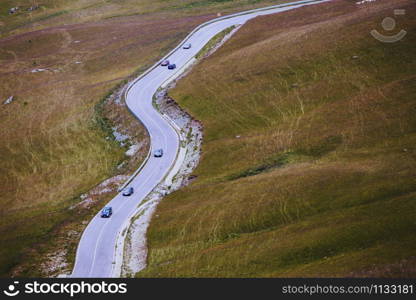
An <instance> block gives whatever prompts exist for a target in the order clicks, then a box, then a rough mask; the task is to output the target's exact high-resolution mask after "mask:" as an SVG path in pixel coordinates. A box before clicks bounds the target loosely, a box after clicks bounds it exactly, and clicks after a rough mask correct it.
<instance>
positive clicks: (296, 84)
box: [291, 83, 299, 89]
mask: <svg viewBox="0 0 416 300" xmlns="http://www.w3.org/2000/svg"><path fill="white" fill-rule="evenodd" d="M291 87H292V89H294V88H297V87H299V84H298V83H292V85H291Z"/></svg>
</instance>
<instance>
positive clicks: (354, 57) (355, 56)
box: [351, 55, 359, 59]
mask: <svg viewBox="0 0 416 300" xmlns="http://www.w3.org/2000/svg"><path fill="white" fill-rule="evenodd" d="M351 58H352V59H358V58H359V56H357V55H354V56H352V57H351Z"/></svg>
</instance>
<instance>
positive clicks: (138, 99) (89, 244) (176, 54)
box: [71, 0, 330, 278]
mask: <svg viewBox="0 0 416 300" xmlns="http://www.w3.org/2000/svg"><path fill="white" fill-rule="evenodd" d="M326 1H330V0H317V1H311V0H309V1H308V0H306V1H296V2H291V3H287V4H283V5H276V6H272V7H267V8H263V9H257V10H252V11H247V12H243V13H239V14H234V15H231V16H225V17H221V18H218V19H215V20H212V21H209V22H207V23H204V24H202V25H200V26H198V27H197V28H196V30H194V31H193V32H192V33H191V34H190V35H189V36H188V37H187V38H186V39H185V40H184V41H183V42H182V43H181V44H180V45H179V46H178V47H177V48H175V49H174V50H173V51H172V52H171V53H169V54H168V55H167V56H166V57H165V58H164V59H169V61H171V62H172V63H175V64H176V65H177V69H176V70H168V69H167V68H166V67H162V66H160V65H159V63H158V64H156V65H155V66H153V67H152V68H150V69H149V70H148V71H147V72H146V73H145V74H144V75H142V76H140V77H139V78H138V79H137V80H136V81H135V82H134V83H133V84H132V85H131V86H130V87H129V89H128V92H127V94H126V102H127V105H128V107H129V109H130V110H131V112H132V113H133V114H134V115H135V116H136V117H137V118H138V119H140V120H141V122H142V123H143V124H144V126H145V127H146V128H147V130H148V132H149V134H150V138H151V149H153V150H154V149H159V148H162V149H163V150H164V155H163V157H161V158H155V157H153V155H151V156H150V158H149V159H148V161H147V162H146V164H145V165H144V167H143V168H142V169H141V171H140V172H139V173H138V175H137V176H136V177H135V178H134V179H133V180H132V181H131V182H130V183H129V184H128V186H132V187H134V190H135V193H134V194H133V196H131V197H123V196H122V195H121V193H120V194H118V195H117V196H116V197H115V198H113V199H112V200H111V201H110V202H109V203H108V204H107V205H108V206H112V208H113V215H112V216H111V218H108V219H104V218H101V217H100V213H99V214H97V215H96V216H95V217H94V218H93V219H92V220H91V222H90V223H89V224H88V226H87V228H86V229H85V230H84V232H83V234H82V237H81V240H80V243H79V245H78V249H77V254H76V261H75V267H74V270H73V273H72V275H71V277H77V278H80V277H110V276H112V271H113V268H114V260H115V245H116V240H117V236H118V234H119V233H120V231H121V230H122V229H123V225H124V224H125V222H126V220H128V219H129V218H131V217H132V215H133V213H134V212H135V211H136V209H137V206H138V205H140V203H141V202H142V200H143V199H144V198H145V197H146V196H147V195H148V194H149V193H150V192H151V191H152V190H153V189H154V188H155V187H156V186H157V185H158V183H159V182H161V181H162V180H163V179H164V177H165V176H166V175H167V173H168V172H169V170H170V168H171V167H172V166H173V164H174V163H175V159H176V155H177V152H178V149H179V137H178V135H177V133H176V131H175V130H174V129H173V127H172V126H171V125H170V123H169V122H168V121H167V120H166V119H165V118H164V117H162V116H161V115H160V114H159V112H157V111H156V110H155V109H154V107H153V105H152V99H153V95H154V94H155V93H156V91H157V89H158V88H159V87H160V86H161V85H162V84H164V83H166V82H167V81H168V80H169V79H170V78H172V77H174V76H176V75H178V74H179V73H180V72H182V71H183V70H182V69H183V68H182V67H184V66H185V65H186V64H187V63H188V62H189V61H190V60H191V59H192V58H193V57H195V55H196V54H197V53H198V52H199V51H200V50H201V49H202V48H203V46H204V45H205V44H206V43H207V42H208V41H209V40H210V39H211V38H212V37H213V36H215V35H216V34H217V33H219V32H221V31H223V30H224V29H226V28H228V27H230V26H233V25H239V24H244V23H245V22H247V21H248V20H250V19H252V18H254V17H256V16H261V15H268V14H273V13H278V12H282V11H286V10H290V9H294V8H297V7H301V6H304V5H311V4H316V3H321V2H326ZM184 43H191V44H192V48H191V49H188V50H185V49H182V47H181V45H183V44H184Z"/></svg>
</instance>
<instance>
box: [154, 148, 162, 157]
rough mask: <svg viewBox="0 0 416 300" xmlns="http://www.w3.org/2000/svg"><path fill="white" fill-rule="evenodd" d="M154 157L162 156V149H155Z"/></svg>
mask: <svg viewBox="0 0 416 300" xmlns="http://www.w3.org/2000/svg"><path fill="white" fill-rule="evenodd" d="M153 155H154V157H162V156H163V149H157V150H156V151H155V152H154V153H153Z"/></svg>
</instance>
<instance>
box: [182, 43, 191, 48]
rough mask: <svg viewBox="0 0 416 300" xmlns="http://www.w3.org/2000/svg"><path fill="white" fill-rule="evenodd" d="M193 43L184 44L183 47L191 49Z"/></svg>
mask: <svg viewBox="0 0 416 300" xmlns="http://www.w3.org/2000/svg"><path fill="white" fill-rule="evenodd" d="M191 47H192V45H191V43H188V44H185V45H183V49H191Z"/></svg>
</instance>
